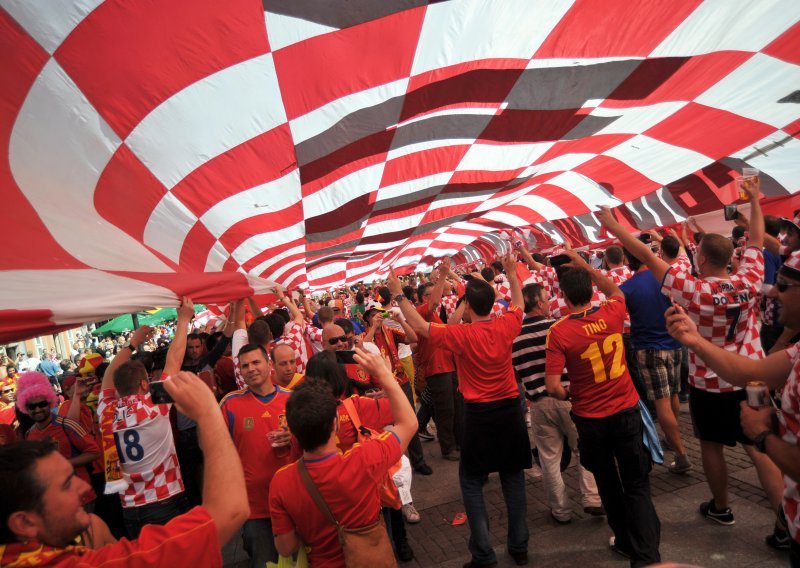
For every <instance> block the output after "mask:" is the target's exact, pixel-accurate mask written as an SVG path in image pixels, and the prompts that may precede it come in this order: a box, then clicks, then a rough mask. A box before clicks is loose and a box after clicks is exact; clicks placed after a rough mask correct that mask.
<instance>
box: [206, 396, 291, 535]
mask: <svg viewBox="0 0 800 568" xmlns="http://www.w3.org/2000/svg"><path fill="white" fill-rule="evenodd" d="M289 395H290V393H289V392H288V391H285V390H283V389H280V388H279V389H277V390H276V391H275V393H274V394H271V395H268V396H258V395H256V394H255V393H253V392H252V391H250V389H244V390H240V391H234V392H232V393H230V394H228V395H227V396H226V397H225V398H223V399H222V401H221V402H220V407H221V408H222V416H223V417H224V418H225V423H226V424H227V425H228V430H229V431H230V433H231V438H233V443H234V445H235V446H236V451H237V452H239V457H240V458H241V460H242V467H243V468H244V481H245V485H247V500H248V502H249V503H250V518H251V519H263V518H268V517H269V484H270V482H271V481H272V477H273V476H274V475H275V472H276V471H278V470H279V469H280V468H282V467H283V466H285V465H286V464H289V463H291V462H293V461H295V460H296V459H297V458H299V457H300V455H301V452H300V450H299V448H298V446H297V444H296V443H294V442H293V443H292V447H291V448H290V449H288V450H287V449H281V448H273V447H272V443H271V442H270V441H269V439H268V438H267V434H269V432H272V431H273V430H277V429H278V428H280V427H282V426H285V425H286V401H287V400H289Z"/></svg>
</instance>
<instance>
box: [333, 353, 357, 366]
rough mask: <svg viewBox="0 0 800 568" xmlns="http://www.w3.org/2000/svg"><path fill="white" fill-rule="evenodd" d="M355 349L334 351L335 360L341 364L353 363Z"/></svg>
mask: <svg viewBox="0 0 800 568" xmlns="http://www.w3.org/2000/svg"><path fill="white" fill-rule="evenodd" d="M355 355H356V352H355V351H337V352H336V362H337V363H341V364H342V365H351V364H355V362H356V360H355Z"/></svg>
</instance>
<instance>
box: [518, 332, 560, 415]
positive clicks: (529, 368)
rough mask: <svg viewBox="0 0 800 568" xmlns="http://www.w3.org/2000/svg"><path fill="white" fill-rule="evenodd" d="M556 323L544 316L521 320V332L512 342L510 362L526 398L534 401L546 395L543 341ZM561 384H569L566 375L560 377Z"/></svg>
mask: <svg viewBox="0 0 800 568" xmlns="http://www.w3.org/2000/svg"><path fill="white" fill-rule="evenodd" d="M555 322H556V320H554V319H550V318H546V317H545V316H529V317H526V318H525V319H523V320H522V330H521V331H520V333H519V335H518V336H517V338H516V339H515V340H514V346H513V348H512V352H511V362H512V363H513V365H514V370H515V371H516V372H517V379H518V380H520V381H521V382H522V384H523V386H524V387H525V391H526V393H527V396H528V398H529V399H531V400H535V399H537V398H539V397H541V396H546V395H547V389H546V388H545V384H544V376H545V372H544V369H545V340H546V339H547V333H548V332H549V331H550V326H551V325H553V324H554V323H555ZM561 384H562V385H564V386H565V387H566V386H567V385H568V384H569V380H568V379H567V376H566V375H562V376H561Z"/></svg>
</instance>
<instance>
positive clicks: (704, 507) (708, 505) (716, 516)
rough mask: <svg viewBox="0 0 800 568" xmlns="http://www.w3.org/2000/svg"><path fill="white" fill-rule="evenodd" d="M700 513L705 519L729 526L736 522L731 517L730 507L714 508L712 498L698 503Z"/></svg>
mask: <svg viewBox="0 0 800 568" xmlns="http://www.w3.org/2000/svg"><path fill="white" fill-rule="evenodd" d="M700 514H701V515H703V516H704V517H705V518H707V519H711V520H712V521H714V522H717V523H719V524H721V525H726V526H731V525H733V524H734V523H736V519H734V518H733V513H732V512H731V508H730V507H727V508H726V509H724V510H722V511H717V510H716V509H715V508H714V500H713V499H712V500H711V501H706V502H704V503H700Z"/></svg>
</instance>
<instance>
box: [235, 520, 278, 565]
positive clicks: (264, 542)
mask: <svg viewBox="0 0 800 568" xmlns="http://www.w3.org/2000/svg"><path fill="white" fill-rule="evenodd" d="M242 541H243V542H244V550H245V552H247V554H248V556H250V568H264V566H266V565H267V562H277V561H278V549H277V548H275V537H273V536H272V519H248V520H247V521H245V523H244V527H243V528H242Z"/></svg>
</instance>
